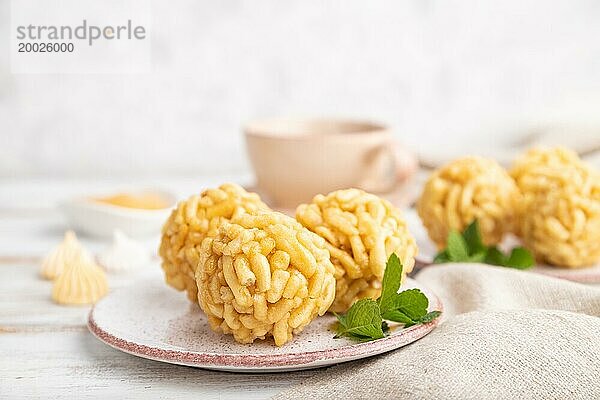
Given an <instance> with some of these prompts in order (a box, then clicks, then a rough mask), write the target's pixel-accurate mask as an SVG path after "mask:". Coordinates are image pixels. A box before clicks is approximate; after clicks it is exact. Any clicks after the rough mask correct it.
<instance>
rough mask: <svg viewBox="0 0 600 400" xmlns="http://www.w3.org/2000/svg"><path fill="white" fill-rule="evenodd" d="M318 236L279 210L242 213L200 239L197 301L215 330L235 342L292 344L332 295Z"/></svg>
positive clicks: (328, 267) (330, 275)
mask: <svg viewBox="0 0 600 400" xmlns="http://www.w3.org/2000/svg"><path fill="white" fill-rule="evenodd" d="M333 273H334V268H333V265H332V264H331V261H330V259H329V252H328V251H327V249H326V248H325V241H324V240H323V238H321V237H319V236H317V235H315V234H313V233H312V232H309V231H308V230H307V229H305V228H304V227H302V225H300V224H299V223H298V222H297V221H295V220H294V219H292V218H290V217H288V216H286V215H283V214H280V213H276V212H266V213H261V214H256V215H250V214H240V215H236V216H234V217H233V218H232V219H231V222H230V223H224V224H223V225H222V226H221V228H220V230H219V234H218V235H217V236H214V237H210V236H209V237H207V238H205V239H204V240H203V241H202V246H201V249H200V261H199V263H198V270H197V271H196V281H197V284H198V302H199V304H200V307H201V308H202V310H204V312H205V313H206V315H207V316H208V321H209V323H210V325H211V327H212V328H213V329H214V330H215V331H217V332H223V333H225V334H232V335H233V337H234V339H235V340H236V341H237V342H239V343H252V342H253V341H254V340H256V339H265V338H267V337H269V336H272V337H273V338H274V340H275V344H276V345H277V346H281V345H283V344H285V343H286V342H288V341H290V340H291V339H292V334H296V333H299V332H300V331H301V330H302V329H303V328H304V327H305V326H306V325H308V324H309V323H310V322H311V321H312V320H313V319H314V318H316V316H317V315H323V314H324V313H325V312H326V311H327V309H328V308H329V306H330V305H331V303H332V301H333V298H334V296H335V278H334V277H333Z"/></svg>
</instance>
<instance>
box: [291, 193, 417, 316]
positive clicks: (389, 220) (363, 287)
mask: <svg viewBox="0 0 600 400" xmlns="http://www.w3.org/2000/svg"><path fill="white" fill-rule="evenodd" d="M296 219H297V220H298V221H299V222H300V223H301V224H302V225H304V226H305V227H306V228H308V229H309V230H310V231H312V232H314V233H316V234H317V235H319V236H321V237H323V238H324V239H325V246H326V248H327V249H328V250H329V253H330V254H331V261H332V262H333V265H334V266H335V271H336V272H335V278H336V282H337V284H336V296H335V300H334V302H333V305H332V306H331V308H330V310H331V311H334V312H344V311H346V310H347V309H348V308H349V307H350V306H351V305H352V303H354V302H355V301H356V300H358V299H361V298H365V297H370V298H377V297H379V294H380V293H381V279H382V278H383V273H384V271H385V265H386V262H387V259H388V257H389V256H390V255H391V254H392V253H396V254H397V255H398V257H399V258H400V261H401V262H402V265H403V273H404V274H407V273H408V272H410V271H412V269H413V267H414V264H415V258H414V257H415V255H416V254H417V246H416V244H415V240H414V238H413V237H412V236H411V234H410V233H409V232H408V229H407V227H406V223H405V222H404V220H403V219H402V217H401V215H400V211H399V210H398V209H396V208H395V207H394V206H392V205H391V204H390V203H389V202H388V201H386V200H383V199H381V198H379V197H377V196H375V195H373V194H370V193H366V192H364V191H362V190H359V189H347V190H337V191H335V192H332V193H329V194H328V195H327V196H323V195H317V196H315V197H314V199H313V201H312V203H310V204H302V205H300V206H299V207H298V209H297V210H296Z"/></svg>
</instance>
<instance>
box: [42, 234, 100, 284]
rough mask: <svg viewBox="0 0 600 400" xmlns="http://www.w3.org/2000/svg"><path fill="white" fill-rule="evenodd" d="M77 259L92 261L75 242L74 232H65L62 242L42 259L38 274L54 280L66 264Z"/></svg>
mask: <svg viewBox="0 0 600 400" xmlns="http://www.w3.org/2000/svg"><path fill="white" fill-rule="evenodd" d="M79 257H85V258H88V259H89V260H91V259H92V257H91V255H90V254H89V253H88V252H87V251H86V250H85V249H84V248H83V246H82V245H81V244H80V243H79V241H78V240H77V236H75V232H73V231H67V232H65V237H64V239H63V241H62V242H61V243H60V244H59V245H58V246H57V247H56V248H55V249H53V250H52V251H51V252H50V253H49V254H48V255H47V256H46V257H45V258H44V261H43V262H42V268H41V270H40V274H41V275H42V277H43V278H45V279H50V280H52V279H56V278H57V277H58V276H59V275H60V274H61V273H62V272H63V270H64V269H65V267H66V266H67V265H68V264H70V263H72V262H75V261H76V260H77V259H78V258H79Z"/></svg>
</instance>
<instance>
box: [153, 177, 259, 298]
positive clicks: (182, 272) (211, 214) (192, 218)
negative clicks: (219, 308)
mask: <svg viewBox="0 0 600 400" xmlns="http://www.w3.org/2000/svg"><path fill="white" fill-rule="evenodd" d="M268 209H269V208H268V207H267V205H266V204H264V203H263V202H262V201H261V200H260V198H259V196H258V195H257V194H256V193H249V192H246V191H245V190H244V189H243V188H242V187H240V186H238V185H235V184H231V183H228V184H224V185H221V186H219V188H217V189H208V190H205V191H204V192H202V193H201V194H200V195H193V196H191V197H190V198H188V199H187V200H185V201H181V202H180V203H179V204H178V205H177V208H176V209H175V210H173V212H172V213H171V216H170V217H169V219H168V220H167V222H166V223H165V224H164V226H163V228H162V240H161V243H160V248H159V254H160V256H161V258H162V268H163V270H164V272H165V279H166V281H167V283H168V284H169V285H171V286H172V287H174V288H176V289H177V290H185V291H186V292H187V295H188V298H189V299H190V301H193V302H196V301H198V288H197V286H196V278H195V272H196V266H197V265H198V260H199V254H198V251H199V249H200V244H201V243H202V240H204V238H205V237H206V236H207V235H215V234H216V233H217V232H218V229H219V226H220V225H221V224H223V222H226V221H228V220H229V219H230V218H232V217H233V216H235V215H239V214H243V213H246V212H248V213H255V212H258V211H261V210H268Z"/></svg>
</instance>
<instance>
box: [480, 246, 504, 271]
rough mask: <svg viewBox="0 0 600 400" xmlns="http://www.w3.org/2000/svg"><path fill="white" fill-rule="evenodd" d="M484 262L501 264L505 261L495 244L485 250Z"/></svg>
mask: <svg viewBox="0 0 600 400" xmlns="http://www.w3.org/2000/svg"><path fill="white" fill-rule="evenodd" d="M485 263H486V264H491V265H500V266H502V265H504V264H505V263H506V257H505V256H504V254H503V253H502V252H501V251H500V250H498V248H497V247H496V246H492V247H490V248H489V249H488V251H487V254H486V256H485Z"/></svg>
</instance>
